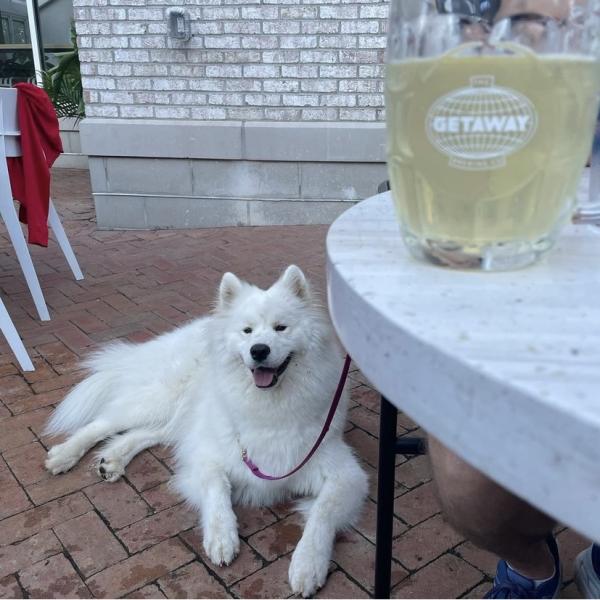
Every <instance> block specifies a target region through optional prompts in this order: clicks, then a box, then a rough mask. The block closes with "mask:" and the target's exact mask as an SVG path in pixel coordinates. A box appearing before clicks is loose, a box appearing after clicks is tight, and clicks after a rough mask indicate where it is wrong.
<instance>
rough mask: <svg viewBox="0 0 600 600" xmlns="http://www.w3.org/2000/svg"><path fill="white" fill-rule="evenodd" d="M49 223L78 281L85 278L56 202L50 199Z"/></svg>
mask: <svg viewBox="0 0 600 600" xmlns="http://www.w3.org/2000/svg"><path fill="white" fill-rule="evenodd" d="M48 224H49V225H50V227H52V231H54V235H55V237H56V241H57V242H58V245H59V246H60V249H61V250H62V253H63V254H64V255H65V258H66V259H67V263H69V267H71V271H72V272H73V275H74V276H75V279H76V280H77V281H79V280H81V279H83V273H82V272H81V269H80V268H79V263H78V262H77V258H76V256H75V253H74V252H73V248H71V244H70V243H69V238H67V234H66V233H65V230H64V228H63V224H62V222H61V220H60V217H59V216H58V213H57V212H56V208H55V207H54V203H53V202H52V200H50V208H49V211H48Z"/></svg>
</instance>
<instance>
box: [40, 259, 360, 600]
mask: <svg viewBox="0 0 600 600" xmlns="http://www.w3.org/2000/svg"><path fill="white" fill-rule="evenodd" d="M278 325H279V326H280V327H279V328H278V329H279V330H276V329H275V327H276V326H278ZM281 326H285V327H286V328H285V330H282V328H281ZM250 329H251V332H250V331H249V330H250ZM255 344H266V345H268V346H269V347H270V349H271V352H270V354H269V356H268V357H267V359H266V360H265V361H264V362H262V363H260V364H262V365H263V366H267V367H273V368H277V367H278V366H279V365H281V364H282V363H283V362H284V361H285V360H286V357H288V356H290V355H291V361H290V362H289V366H288V367H287V369H286V370H285V371H284V372H283V373H282V374H281V376H280V378H279V380H278V381H277V383H276V385H274V386H273V387H270V388H259V387H257V385H255V380H254V378H253V375H252V372H251V369H253V368H255V367H256V366H257V363H256V361H255V360H254V359H253V358H252V356H251V353H250V348H251V347H252V346H253V345H255ZM342 364H343V360H342V354H341V351H340V348H339V346H338V344H337V341H336V339H335V335H334V333H333V330H332V328H331V326H330V324H329V322H328V320H327V318H326V317H325V315H324V314H323V312H322V310H321V309H320V308H319V307H318V306H317V304H316V302H315V300H314V298H313V296H312V294H311V291H310V288H309V285H308V283H307V281H306V279H305V278H304V275H303V274H302V271H300V269H299V268H298V267H295V266H291V267H288V268H287V269H286V271H285V273H284V274H283V275H282V277H281V278H280V279H279V280H278V281H277V282H276V283H275V284H273V285H272V286H271V287H270V288H269V289H268V290H261V289H258V288H256V287H254V286H252V285H249V284H247V283H244V282H242V281H240V280H239V279H238V278H237V277H235V275H233V274H231V273H226V274H225V275H224V276H223V279H222V281H221V285H220V288H219V296H218V303H217V307H216V309H215V311H214V312H213V314H212V315H211V316H208V317H205V318H202V319H199V320H197V321H194V322H192V323H190V324H189V325H187V326H185V327H182V328H181V329H178V330H176V331H173V332H171V333H167V334H164V335H162V336H160V337H158V338H156V339H154V340H151V341H149V342H146V343H144V344H140V345H129V344H127V345H126V344H121V343H120V344H117V345H113V346H111V347H108V348H107V349H105V350H104V351H102V352H101V353H100V354H98V355H96V356H95V357H94V358H93V359H92V360H91V361H90V363H89V366H90V367H91V370H92V374H91V375H90V376H89V377H88V378H87V379H85V380H84V381H83V382H82V383H80V384H79V385H78V386H77V387H76V388H75V389H74V390H73V391H72V392H71V393H70V394H69V395H68V396H67V398H66V399H65V400H64V401H63V402H62V403H61V405H60V406H59V408H58V409H57V411H56V412H55V413H54V415H53V416H52V419H51V421H50V423H49V426H48V431H49V432H51V433H54V434H56V433H67V434H71V436H70V437H69V438H68V439H67V441H66V442H64V443H63V444H60V445H58V446H55V447H53V448H52V449H51V450H50V451H49V453H48V459H47V461H46V466H47V468H48V469H49V470H50V471H51V472H52V473H60V472H63V471H67V470H68V469H70V468H71V467H72V466H73V465H74V464H76V463H77V461H78V460H79V459H80V458H81V457H82V456H83V455H84V454H85V452H87V450H88V449H89V448H91V447H92V446H93V445H95V444H96V443H97V442H99V441H101V440H103V439H106V438H109V440H108V442H107V443H106V444H105V445H104V447H103V448H102V449H101V450H100V452H99V461H98V469H99V472H100V474H101V475H102V476H103V477H104V478H105V479H107V480H108V481H115V480H116V479H118V478H119V477H120V476H121V475H122V474H123V473H124V469H125V467H126V465H127V463H128V462H129V461H130V460H131V459H132V458H133V456H135V454H137V453H138V452H140V451H141V450H143V449H144V448H147V447H149V446H152V445H154V444H159V443H166V444H171V445H174V446H175V447H176V457H177V468H176V474H175V480H174V483H175V486H176V487H177V489H178V490H179V491H180V492H181V493H182V494H183V496H184V497H185V498H186V499H187V501H188V502H189V503H191V504H192V505H193V506H195V507H196V508H197V509H199V511H200V514H201V523H202V530H203V536H204V540H203V542H204V549H205V551H206V553H207V555H208V556H209V558H210V560H211V561H213V562H214V563H215V564H229V563H230V562H231V561H232V560H233V559H234V558H235V556H236V554H237V553H238V551H239V538H238V532H237V520H236V516H235V513H234V512H233V508H232V503H245V504H252V505H257V506H261V505H268V504H272V503H275V502H279V501H281V500H285V499H288V498H294V497H300V496H302V497H307V499H306V500H305V501H303V504H302V508H303V510H304V511H305V512H306V517H307V518H306V525H305V528H304V532H303V535H302V538H301V540H300V542H299V543H298V545H297V547H296V549H295V551H294V553H293V556H292V560H291V564H290V569H289V578H290V584H291V587H292V590H293V591H294V592H295V593H301V594H302V595H303V596H305V597H306V596H309V595H312V594H313V593H314V592H315V591H316V590H317V589H318V588H319V587H320V586H322V585H323V584H324V582H325V579H326V577H327V571H328V566H329V559H330V557H331V552H332V549H333V542H334V537H335V533H336V531H339V530H341V529H344V528H346V527H348V526H349V525H350V524H351V523H352V522H353V521H354V520H355V519H356V517H357V516H358V513H359V511H360V508H361V506H362V503H363V500H364V498H365V496H366V491H367V480H366V476H365V474H364V472H363V471H362V469H361V468H360V466H359V463H358V461H357V459H356V458H355V457H354V455H353V453H352V451H351V450H350V448H349V447H348V446H347V445H346V444H345V442H344V441H343V440H342V432H343V425H344V421H345V415H346V408H347V398H346V395H345V394H344V395H343V397H342V400H341V402H340V406H339V408H338V411H337V413H336V416H335V418H334V420H333V423H332V424H331V427H330V430H329V432H328V433H327V435H326V437H325V439H324V441H323V443H322V445H321V446H320V448H319V449H318V450H317V452H316V453H315V454H314V456H313V458H312V459H311V460H310V461H309V462H308V464H306V465H305V466H304V467H303V468H302V469H300V471H298V472H297V473H295V474H294V475H292V476H291V477H289V478H287V479H283V480H280V481H265V480H262V479H259V478H257V477H256V476H255V475H254V474H252V473H251V472H250V470H249V469H248V468H247V467H246V465H244V464H243V462H242V460H241V452H242V449H245V450H247V452H248V455H249V457H251V459H252V460H253V461H254V462H255V463H256V464H257V465H258V466H259V467H260V469H261V470H262V471H263V472H265V473H268V474H272V475H279V474H284V473H287V472H288V471H290V470H291V469H293V468H294V467H295V466H296V465H297V464H298V463H299V462H300V461H301V460H302V459H303V458H304V456H305V455H306V453H307V452H308V451H309V450H310V448H311V447H312V445H313V443H314V441H315V440H316V438H317V437H318V435H319V433H320V431H321V428H322V426H323V424H324V421H325V417H326V415H327V412H328V410H329V407H330V404H331V400H332V397H333V395H334V392H335V388H336V385H337V382H338V379H339V375H340V372H341V368H342Z"/></svg>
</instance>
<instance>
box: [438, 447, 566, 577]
mask: <svg viewBox="0 0 600 600" xmlns="http://www.w3.org/2000/svg"><path fill="white" fill-rule="evenodd" d="M429 453H430V456H431V463H432V467H433V475H434V480H435V484H436V487H437V490H438V495H439V499H440V502H441V504H442V509H443V511H444V514H445V517H446V519H447V520H448V522H449V523H450V524H451V525H452V526H453V527H454V528H455V529H456V530H457V531H459V532H460V533H462V535H464V536H465V537H466V538H467V539H469V540H470V541H471V542H473V543H474V544H475V545H477V546H479V547H480V548H483V549H485V550H488V551H490V552H493V553H494V554H497V555H498V556H499V557H501V558H502V559H504V560H505V561H507V562H508V563H509V565H510V566H511V567H512V568H513V569H515V570H516V571H518V572H519V573H521V574H522V575H524V576H525V577H528V578H531V579H536V580H539V579H546V578H548V577H551V576H552V575H553V573H554V570H555V560H554V558H553V556H552V554H551V553H550V550H549V548H548V544H547V542H546V540H547V538H548V536H549V535H551V533H552V529H553V528H554V525H555V522H554V521H553V520H552V519H551V518H550V517H548V516H547V515H545V514H543V513H541V512H540V511H538V510H537V509H535V508H534V507H532V506H531V505H529V504H527V503H526V502H524V501H523V500H521V499H520V498H517V497H516V496H514V495H513V494H511V493H510V492H508V491H507V490H505V489H504V488H502V487H500V486H499V485H498V484H496V483H494V482H493V481H491V480H490V479H489V478H487V477H486V476H485V475H483V474H482V473H481V472H479V471H477V470H476V469H474V468H473V467H471V466H470V465H468V464H467V463H465V462H464V461H463V460H461V459H460V458H459V457H457V456H456V455H455V454H454V453H453V452H451V451H450V450H448V449H447V448H446V447H445V446H443V445H442V444H441V443H440V442H439V441H438V440H436V439H434V438H432V437H430V438H429Z"/></svg>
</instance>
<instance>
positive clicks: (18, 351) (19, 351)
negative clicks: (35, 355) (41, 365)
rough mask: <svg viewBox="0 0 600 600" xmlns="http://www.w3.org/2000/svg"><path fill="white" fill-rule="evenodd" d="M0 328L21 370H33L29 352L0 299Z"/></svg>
mask: <svg viewBox="0 0 600 600" xmlns="http://www.w3.org/2000/svg"><path fill="white" fill-rule="evenodd" d="M0 330H1V331H2V333H3V334H4V337H5V338H6V341H7V342H8V345H9V346H10V349H11V350H12V351H13V353H14V355H15V356H16V357H17V360H18V361H19V364H20V365H21V369H23V371H34V370H35V369H34V366H33V363H32V362H31V359H30V358H29V354H27V350H26V349H25V346H24V345H23V342H22V341H21V338H20V337H19V333H18V332H17V329H16V327H15V324H14V323H13V322H12V319H11V318H10V315H9V314H8V311H7V310H6V307H5V306H4V302H2V300H0Z"/></svg>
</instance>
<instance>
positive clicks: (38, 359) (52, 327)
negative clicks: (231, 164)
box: [0, 170, 586, 598]
mask: <svg viewBox="0 0 600 600" xmlns="http://www.w3.org/2000/svg"><path fill="white" fill-rule="evenodd" d="M54 197H55V201H56V205H57V207H58V209H59V211H60V213H61V215H62V216H63V220H64V222H65V225H66V229H67V230H68V234H69V237H70V239H71V241H72V243H73V245H74V247H75V251H76V253H77V255H78V258H79V260H80V263H81V266H82V268H83V270H84V272H85V274H86V278H85V280H84V281H81V282H75V281H74V280H73V278H72V277H71V274H70V272H69V271H68V268H67V265H66V263H65V261H64V259H63V257H62V255H61V254H60V251H59V250H58V248H57V246H56V245H55V244H54V243H51V245H50V247H49V248H47V249H43V248H37V247H33V248H32V253H33V258H34V262H35V264H36V268H37V272H38V274H39V275H40V279H41V283H42V287H43V289H44V292H45V295H46V299H47V302H48V305H49V307H50V311H51V314H52V321H50V322H49V323H44V324H42V323H41V322H40V321H39V320H38V319H37V316H36V314H35V312H34V308H33V304H32V301H31V298H30V295H29V292H28V291H27V289H26V287H25V284H24V282H23V279H22V276H21V273H20V271H19V269H18V266H17V263H16V260H15V258H14V254H13V251H12V247H11V246H10V244H9V242H8V241H7V239H6V236H5V235H4V229H2V230H0V291H1V293H2V298H3V299H4V301H5V303H6V306H7V308H8V310H9V312H10V313H11V315H12V317H13V319H14V321H15V323H16V325H17V328H18V330H19V331H20V333H21V335H22V336H23V338H24V341H25V344H26V346H27V348H28V350H29V352H30V354H31V356H32V358H33V361H34V363H35V366H36V371H35V372H33V373H27V374H23V373H21V372H20V370H19V368H18V367H17V366H16V364H15V361H14V359H13V357H12V355H11V353H10V352H9V350H8V347H7V346H6V344H5V342H4V340H3V339H2V340H1V342H0V452H1V455H0V597H2V598H6V597H25V598H26V597H32V598H33V597H37V598H40V597H45V598H51V597H82V598H83V597H91V596H94V597H128V598H151V597H152V598H163V597H167V598H185V597H200V598H221V597H229V596H233V597H247V598H253V597H256V598H272V597H287V596H289V595H290V590H289V587H288V582H287V569H288V564H289V559H290V553H291V551H292V549H293V548H294V545H295V543H296V542H297V540H298V538H299V535H300V532H301V530H300V525H299V518H298V516H297V515H296V514H295V513H294V512H292V510H291V508H290V507H289V506H278V507H275V508H272V509H262V510H258V509H254V510H250V509H240V510H238V511H237V512H238V516H239V521H240V530H241V536H242V540H243V541H242V550H241V553H240V556H239V557H238V558H237V559H236V560H235V562H234V563H233V564H232V565H231V566H230V567H227V568H216V567H214V566H213V565H211V564H210V563H209V562H208V561H207V559H206V557H205V555H204V553H203V551H202V549H201V544H200V538H199V535H198V529H197V527H196V517H195V515H194V514H193V513H192V512H191V511H190V510H188V509H186V508H185V507H184V506H183V505H182V504H181V503H180V499H179V498H177V497H176V496H175V495H173V493H171V492H170V491H169V489H168V487H167V481H168V479H169V477H170V475H171V465H172V463H171V459H170V456H169V452H168V451H166V450H165V449H163V448H153V449H150V450H148V451H145V452H143V453H142V454H141V455H139V456H138V457H137V458H136V459H135V460H134V461H133V462H132V463H131V465H130V466H129V467H128V468H127V473H126V477H125V478H124V479H122V480H121V481H119V482H118V483H115V484H108V483H104V482H100V481H99V480H98V478H97V476H96V475H95V473H93V472H92V471H91V470H90V469H89V458H84V459H83V460H82V462H81V463H80V465H79V466H78V467H77V468H76V469H74V470H73V471H71V472H69V473H67V474H64V475H61V476H58V477H51V476H49V475H48V473H46V472H45V471H44V468H43V460H44V455H45V451H46V448H47V447H48V444H49V440H48V439H46V438H44V437H43V436H42V435H41V431H42V429H43V425H44V423H45V421H46V419H47V417H48V414H49V413H50V411H51V409H52V407H53V406H54V405H55V404H56V403H57V402H59V401H60V399H61V398H62V397H63V396H64V395H65V393H66V392H67V390H68V389H69V388H70V387H71V386H72V385H73V384H75V383H76V382H78V381H79V380H80V379H81V378H82V372H81V371H80V370H79V360H80V357H82V356H84V355H86V354H87V353H88V352H89V351H90V350H92V349H94V348H95V347H97V346H98V345H100V344H103V343H104V342H107V341H109V340H112V339H115V338H126V339H128V340H132V341H142V340H146V339H148V338H149V337H152V336H154V335H155V334H158V333H161V332H163V331H166V330H169V329H171V328H172V327H174V326H175V325H177V324H179V323H182V322H184V321H186V320H188V319H190V318H192V317H196V316H198V315H201V314H203V313H204V312H205V311H206V310H207V309H208V308H209V305H210V302H211V300H212V298H213V294H214V292H215V289H216V286H217V284H218V281H219V279H220V276H221V274H222V272H223V271H224V270H231V271H234V272H235V273H237V274H239V275H240V276H242V277H244V278H247V279H249V280H251V281H252V282H255V283H257V284H259V285H268V284H270V283H271V282H272V281H273V279H274V278H275V277H276V276H277V275H278V274H279V273H280V272H281V270H282V269H283V268H284V267H285V266H286V265H287V264H289V263H292V262H294V263H297V264H298V265H300V266H301V267H302V268H303V269H304V270H305V272H306V273H307V274H308V275H309V276H310V277H311V278H312V280H313V282H314V283H315V284H316V287H317V288H320V289H321V290H322V291H323V289H324V288H323V284H324V238H325V234H326V230H327V228H326V227H322V226H310V227H308V226H307V227H268V228H227V229H208V230H191V231H150V232H141V231H137V232H136V231H114V232H112V231H111V232H109V231H98V230H97V229H96V226H95V222H94V212H93V207H92V202H91V200H90V197H91V196H90V189H89V180H88V174H87V172H84V171H71V170H59V171H56V173H55V181H54ZM351 378H352V379H351V382H350V383H351V386H352V407H351V410H350V414H349V424H348V431H347V439H348V441H349V442H350V443H351V444H352V445H353V446H354V447H355V448H356V450H357V452H358V453H359V455H360V457H361V458H362V460H363V461H364V465H365V468H366V469H367V470H368V472H369V474H370V477H371V492H370V498H369V500H368V502H367V504H366V506H365V510H364V515H363V518H362V520H361V522H360V524H359V525H358V526H357V527H356V529H354V530H352V531H349V532H348V533H345V534H344V535H342V536H340V538H339V539H338V541H337V543H336V547H335V554H334V557H333V562H332V564H331V575H330V577H329V579H328V582H327V585H326V586H325V587H324V588H323V589H322V590H321V591H320V592H319V593H318V597H320V598H366V597H369V594H370V593H372V581H373V560H374V532H375V508H376V505H375V497H376V494H375V486H376V473H375V469H374V467H375V465H376V460H377V427H378V414H377V412H378V397H377V394H376V392H375V391H374V390H373V389H371V388H370V387H369V385H368V382H366V381H365V380H364V378H363V377H362V376H361V374H360V373H359V372H357V371H354V372H353V373H352V374H351ZM414 430H415V425H414V424H413V423H412V422H411V421H410V419H408V418H407V417H405V416H402V417H401V419H400V422H399V431H400V432H401V433H408V432H413V431H414ZM396 495H397V498H396V502H395V513H396V518H395V529H394V536H395V540H394V557H395V563H394V565H393V584H394V588H393V592H392V594H393V596H394V597H398V598H434V597H445V598H455V597H467V598H481V596H482V594H483V593H485V591H486V590H487V588H488V587H489V581H490V575H491V574H492V573H493V571H494V568H495V559H494V558H493V557H492V556H491V555H489V554H486V553H484V552H481V551H479V550H477V549H475V548H474V547H473V546H472V545H471V544H470V543H468V542H465V541H464V540H462V539H461V537H460V536H459V535H457V534H456V533H455V532H454V531H453V530H452V529H450V527H449V526H448V525H446V524H445V523H444V521H443V519H442V517H441V515H440V513H439V507H438V504H437V501H436V499H435V496H434V494H433V489H432V483H431V480H430V470H429V466H428V463H427V458H426V457H416V458H412V459H411V460H405V459H399V460H398V466H397V488H396ZM559 541H560V543H561V548H562V552H563V557H564V558H565V559H566V560H565V571H566V572H565V577H566V582H567V587H566V589H565V590H564V595H565V596H567V597H576V589H575V587H574V584H572V583H569V582H570V580H571V579H572V573H571V560H572V558H573V557H574V556H575V554H576V553H577V552H578V551H579V550H581V549H582V548H583V547H585V545H586V542H585V541H584V540H583V539H582V538H581V537H579V536H578V535H576V534H574V533H572V532H570V531H568V530H563V531H562V532H561V533H560V536H559Z"/></svg>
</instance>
